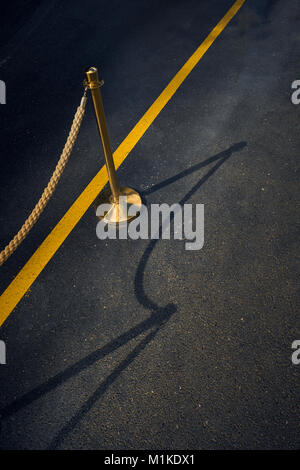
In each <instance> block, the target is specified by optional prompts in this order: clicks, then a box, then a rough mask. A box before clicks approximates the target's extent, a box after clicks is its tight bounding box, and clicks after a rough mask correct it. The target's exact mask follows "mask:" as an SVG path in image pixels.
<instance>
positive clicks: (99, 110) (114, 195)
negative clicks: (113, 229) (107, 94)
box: [84, 67, 142, 224]
mask: <svg viewBox="0 0 300 470" xmlns="http://www.w3.org/2000/svg"><path fill="white" fill-rule="evenodd" d="M85 76H86V80H85V81H84V85H85V86H86V87H87V88H89V90H90V92H91V95H92V98H93V103H94V110H95V115H96V121H97V124H98V129H99V133H100V137H101V142H102V147H103V151H104V156H105V161H106V168H107V173H108V179H109V184H110V188H111V193H110V192H108V191H103V193H101V194H100V195H99V196H98V198H97V199H96V201H95V202H96V206H99V205H100V204H102V203H107V202H109V203H110V204H111V209H110V210H109V211H108V212H106V213H105V215H104V216H101V217H100V216H99V218H100V219H103V220H104V221H105V222H106V223H114V224H118V223H121V222H127V221H129V220H132V219H134V218H135V217H136V216H137V215H138V209H140V208H141V205H142V200H141V197H140V195H139V194H138V193H137V192H136V191H135V190H134V189H131V188H127V187H124V186H121V187H120V186H119V183H118V179H117V174H116V169H115V164H114V160H113V155H112V151H111V146H110V140H109V135H108V130H107V125H106V118H105V113H104V107H103V101H102V96H101V92H100V87H101V86H102V85H103V80H101V81H100V80H99V76H98V70H97V68H96V67H89V68H88V69H86V71H85ZM120 196H124V198H123V199H119V198H120ZM123 200H125V201H126V203H124V204H120V203H119V201H122V202H123ZM130 206H135V208H136V209H137V212H136V215H134V216H128V209H129V207H130Z"/></svg>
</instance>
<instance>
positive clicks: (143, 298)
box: [134, 142, 247, 310]
mask: <svg viewBox="0 0 300 470" xmlns="http://www.w3.org/2000/svg"><path fill="white" fill-rule="evenodd" d="M246 145H247V142H239V143H237V144H234V145H233V146H232V147H230V148H229V149H227V150H225V151H224V152H221V153H218V154H217V155H214V156H213V157H210V158H208V159H206V160H204V161H203V162H200V163H197V164H196V165H193V166H192V167H190V168H188V169H187V170H184V171H182V172H181V173H178V174H177V175H175V176H172V177H171V178H168V179H166V180H165V181H162V182H161V183H158V184H156V185H155V186H152V188H149V189H147V190H145V191H143V193H142V194H141V196H142V198H143V200H145V196H147V195H148V194H152V193H154V192H155V191H158V190H159V189H162V188H164V187H165V186H168V185H169V184H172V183H175V181H178V180H179V179H181V178H184V177H185V176H188V175H190V174H192V173H194V172H195V171H197V170H200V169H201V168H204V167H205V166H207V165H210V164H211V163H214V162H217V163H216V164H215V165H214V166H213V167H212V168H211V169H210V170H209V171H208V172H207V173H206V174H205V175H204V176H203V177H202V178H201V179H200V180H199V181H198V182H197V183H196V184H195V185H194V186H193V187H192V188H191V189H190V191H188V193H187V194H185V196H184V197H183V198H182V199H181V201H179V204H181V205H183V204H185V203H186V202H187V201H188V200H189V198H190V197H191V196H192V195H193V194H194V193H195V192H196V191H197V190H198V189H199V188H200V187H201V186H202V185H203V184H204V183H205V182H206V181H207V180H208V179H209V178H210V177H211V176H212V175H213V174H214V173H215V172H216V171H217V170H218V169H219V168H220V166H221V165H223V163H225V162H226V160H228V158H230V157H231V156H232V154H233V153H235V152H239V151H240V150H242V149H243V148H244V147H246ZM173 218H174V214H173V213H171V215H170V221H172V219H173ZM158 241H159V239H155V240H151V241H150V242H149V244H148V246H147V248H146V250H145V251H144V253H143V256H142V258H141V260H140V262H139V265H138V267H137V270H136V274H135V281H134V291H135V295H136V298H137V300H138V301H139V303H140V304H141V305H143V306H144V307H145V308H148V309H150V310H152V309H155V308H157V306H156V305H155V304H154V303H153V302H152V300H150V299H149V298H148V297H147V295H146V294H145V291H144V273H145V268H146V265H147V262H148V260H149V258H150V256H151V253H152V252H153V250H154V248H155V246H156V244H157V242H158Z"/></svg>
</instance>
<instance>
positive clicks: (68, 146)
mask: <svg viewBox="0 0 300 470" xmlns="http://www.w3.org/2000/svg"><path fill="white" fill-rule="evenodd" d="M86 100H87V98H86V90H85V92H84V95H83V97H82V99H81V103H80V106H78V108H77V111H76V113H75V116H74V119H73V123H72V127H71V130H70V133H69V136H68V138H67V141H66V143H65V146H64V148H63V151H62V154H61V156H60V158H59V160H58V163H57V165H56V168H55V170H54V172H53V174H52V176H51V178H50V181H49V183H48V185H47V186H46V188H45V189H44V191H43V194H42V196H41V198H40V200H39V201H38V203H37V204H36V206H35V208H34V209H33V211H32V212H31V214H30V216H29V217H28V218H27V219H26V220H25V222H24V224H23V225H22V227H21V228H20V230H19V231H18V233H17V234H16V235H15V236H14V238H13V239H12V240H11V241H10V242H9V244H8V245H7V246H6V247H5V248H4V250H2V251H1V252H0V266H2V264H3V263H4V262H5V261H6V260H7V259H8V258H9V257H10V256H11V255H12V254H13V253H14V251H15V250H16V249H17V248H18V246H19V245H20V244H21V243H22V241H23V240H24V239H25V238H26V237H27V235H28V233H29V232H30V230H31V229H32V227H33V226H34V225H35V224H36V222H37V221H38V219H39V217H40V215H41V213H42V212H43V210H44V209H45V207H46V205H47V204H48V201H49V199H50V198H51V196H52V194H53V193H54V190H55V188H56V186H57V183H58V182H59V180H60V177H61V175H62V174H63V171H64V169H65V167H66V164H67V163H68V160H69V157H70V155H71V152H72V149H73V147H74V144H75V142H76V139H77V135H78V132H79V129H80V125H81V122H82V119H83V116H84V112H85V105H86Z"/></svg>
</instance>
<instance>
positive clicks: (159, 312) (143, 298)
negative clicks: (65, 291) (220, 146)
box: [0, 142, 247, 449]
mask: <svg viewBox="0 0 300 470" xmlns="http://www.w3.org/2000/svg"><path fill="white" fill-rule="evenodd" d="M246 145H247V144H246V142H241V143H239V144H235V145H233V146H232V147H230V148H229V149H228V150H226V151H224V152H221V153H219V154H217V155H215V156H213V157H210V158H208V159H207V160H205V161H204V162H200V163H198V164H197V165H194V166H193V167H191V168H189V169H187V170H185V171H183V172H181V173H179V174H178V175H176V176H173V177H171V178H169V179H167V180H165V181H163V182H162V183H159V184H157V185H155V186H153V187H152V188H150V189H149V190H147V191H144V193H143V194H142V196H143V197H144V196H145V195H148V194H151V193H153V192H154V191H157V190H159V189H161V188H163V187H165V186H167V185H169V184H172V183H173V182H175V181H177V180H179V179H180V178H183V177H185V176H188V175H189V174H191V173H193V172H195V171H197V170H198V169H201V168H203V167H205V166H207V165H209V164H210V163H213V162H217V163H216V165H214V166H213V168H211V169H210V170H209V171H208V172H207V173H206V175H204V176H203V177H202V178H201V179H200V180H199V181H198V182H197V183H196V184H195V185H194V186H193V187H192V188H191V190H190V191H189V192H188V193H187V194H186V195H185V196H184V197H183V198H182V199H181V201H180V204H184V203H185V202H186V201H187V200H188V199H189V198H190V197H191V196H192V195H193V194H194V193H195V192H196V191H197V190H198V189H199V188H200V187H201V186H202V185H203V184H204V183H205V182H206V181H207V180H208V178H210V176H212V175H213V174H214V173H215V172H216V171H217V169H218V168H219V167H220V166H221V165H222V164H223V163H224V162H225V161H226V160H227V159H228V158H229V157H230V156H231V155H232V154H233V153H234V152H237V151H239V150H242V149H243V148H244V147H245V146H246ZM158 241H159V240H158V239H155V240H151V241H150V242H149V244H148V246H147V248H146V250H145V251H144V253H143V255H142V257H141V259H140V262H139V264H138V267H137V270H136V274H135V280H134V292H135V296H136V298H137V300H138V302H139V303H140V304H141V305H142V306H143V307H145V308H146V309H148V310H151V315H150V317H149V318H147V319H146V320H144V321H142V322H140V323H139V324H138V325H136V326H134V327H133V328H131V329H130V330H128V331H127V332H126V333H123V334H121V335H120V336H118V337H117V338H115V339H114V340H112V341H111V342H110V343H108V344H107V345H105V346H103V347H102V348H100V349H98V350H97V351H94V352H93V353H91V354H89V355H88V356H86V357H85V358H83V359H81V360H80V361H78V362H76V363H75V364H73V365H72V366H70V367H68V368H67V369H65V370H64V371H62V372H60V373H59V374H57V375H55V376H54V377H52V378H50V379H49V380H47V381H46V382H45V383H43V384H42V385H39V386H38V387H36V388H34V389H33V390H31V391H29V392H27V393H25V394H24V395H23V396H22V397H20V398H18V399H17V400H15V401H14V402H12V403H11V404H9V405H7V406H6V407H5V408H3V409H2V410H0V420H1V421H2V420H4V419H7V418H9V417H10V416H12V415H13V414H14V413H16V412H18V411H19V410H21V409H22V408H24V407H25V406H28V405H30V404H31V403H33V402H34V401H35V400H38V399H39V398H41V397H42V396H44V395H45V394H46V393H48V392H50V391H52V390H54V389H55V388H57V387H58V386H60V385H61V384H63V383H64V382H66V381H67V380H68V379H71V378H72V377H74V376H76V375H77V374H79V373H80V372H81V371H83V370H85V369H87V368H88V367H90V366H92V365H93V364H94V363H96V362H97V361H99V360H100V359H102V358H104V357H105V356H107V355H109V354H111V353H113V352H114V351H115V350H116V349H118V348H120V347H121V346H123V345H125V344H126V343H128V342H129V341H131V340H132V339H134V338H136V337H138V336H139V335H140V334H142V333H145V332H146V331H148V330H149V329H152V328H154V329H153V330H152V331H150V333H148V334H147V336H146V337H145V338H144V339H142V340H141V341H140V342H139V344H138V345H137V346H135V348H134V349H133V350H132V351H131V352H130V353H129V354H128V355H127V357H126V358H125V359H124V360H123V361H122V362H121V363H120V364H119V365H118V366H117V367H116V368H115V369H114V370H113V372H112V373H111V374H110V375H109V376H108V377H107V378H106V379H105V380H104V381H103V382H101V384H100V385H99V387H98V388H97V389H96V391H95V392H94V393H93V394H92V395H91V396H90V398H89V399H88V400H87V401H86V402H85V403H84V404H83V405H82V406H81V407H80V408H79V410H78V411H77V412H76V413H75V415H74V416H73V417H72V418H71V419H70V420H69V421H68V423H67V424H66V425H65V426H64V427H63V428H62V429H61V430H60V431H59V432H58V434H57V435H56V436H55V437H54V439H53V440H52V441H51V443H50V444H49V446H48V447H47V449H56V448H58V447H59V446H60V445H61V444H62V443H63V441H64V439H65V438H66V437H67V435H68V434H69V433H70V432H71V431H72V430H73V429H74V427H75V426H76V425H77V424H78V423H79V422H80V420H81V419H82V418H83V417H84V416H85V415H86V414H87V413H88V412H89V411H90V410H91V408H92V407H93V405H94V404H95V403H96V402H97V401H98V400H99V399H100V398H101V396H102V395H103V394H104V393H105V392H106V391H107V389H108V388H109V387H110V385H111V384H112V383H113V382H114V381H115V380H116V379H117V378H118V377H119V375H120V374H121V373H122V372H123V371H124V370H125V369H126V368H127V367H128V366H129V364H131V363H132V362H133V360H134V359H135V358H136V357H137V356H138V355H139V354H140V353H141V352H142V351H143V350H144V349H145V348H146V346H147V345H148V344H149V343H150V342H151V341H152V340H153V339H154V338H155V336H156V334H157V333H158V331H159V330H160V328H161V327H163V326H164V325H165V324H166V323H167V322H168V321H169V319H170V317H171V316H172V315H173V314H174V313H175V312H176V311H177V308H176V306H175V305H174V304H173V303H169V304H167V305H166V306H165V307H159V306H158V305H157V304H155V303H154V302H153V301H152V300H151V299H150V298H149V297H148V296H147V295H146V293H145V289H144V273H145V268H146V265H147V262H148V260H149V258H150V256H151V253H152V252H153V250H154V248H155V246H156V243H157V242H158ZM1 421H0V422H1Z"/></svg>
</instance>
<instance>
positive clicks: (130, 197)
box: [94, 186, 142, 224]
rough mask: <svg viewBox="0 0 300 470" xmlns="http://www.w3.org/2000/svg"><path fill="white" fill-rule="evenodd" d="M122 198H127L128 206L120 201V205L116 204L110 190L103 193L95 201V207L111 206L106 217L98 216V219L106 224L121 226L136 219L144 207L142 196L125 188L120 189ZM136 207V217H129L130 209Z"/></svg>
mask: <svg viewBox="0 0 300 470" xmlns="http://www.w3.org/2000/svg"><path fill="white" fill-rule="evenodd" d="M120 196H126V204H124V202H123V201H122V199H120V201H121V202H120V203H119V202H118V203H115V202H114V200H113V196H112V193H111V190H110V189H106V190H104V191H102V192H101V193H100V194H99V195H98V196H97V198H96V199H95V201H94V207H95V210H96V212H97V208H98V207H99V206H100V205H102V204H110V208H109V209H108V210H107V211H104V215H97V217H98V219H100V220H102V221H103V222H104V223H106V224H121V223H122V222H129V221H130V220H133V219H135V218H136V217H137V216H138V215H139V212H140V209H141V206H142V199H141V196H140V195H139V193H138V192H137V191H135V190H134V189H131V188H127V187H125V186H121V187H120ZM131 206H135V209H134V215H128V211H129V208H130V207H131Z"/></svg>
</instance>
